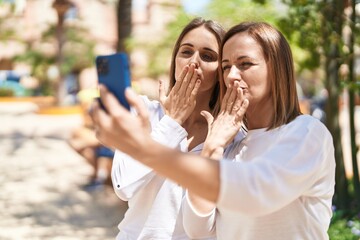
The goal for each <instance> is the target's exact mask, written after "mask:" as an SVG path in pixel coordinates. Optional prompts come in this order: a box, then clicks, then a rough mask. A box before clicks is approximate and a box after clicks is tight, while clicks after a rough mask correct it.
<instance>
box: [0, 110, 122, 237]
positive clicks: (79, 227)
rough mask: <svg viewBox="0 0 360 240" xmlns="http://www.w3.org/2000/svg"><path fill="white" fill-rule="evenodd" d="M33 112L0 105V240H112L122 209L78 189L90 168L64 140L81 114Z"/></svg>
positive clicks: (106, 194) (108, 193)
mask: <svg viewBox="0 0 360 240" xmlns="http://www.w3.org/2000/svg"><path fill="white" fill-rule="evenodd" d="M35 110H36V106H35V105H33V104H31V103H0V239H3V240H12V239H14V240H15V239H16V240H19V239H41V240H43V239H65V240H70V239H74V240H75V239H76V240H81V239H87V240H91V239H94V240H99V239H105V240H106V239H112V240H113V239H115V236H116V234H117V232H118V229H117V224H118V223H119V222H120V220H121V219H122V217H123V214H124V211H125V210H126V205H125V204H124V203H123V202H121V201H120V200H119V199H118V198H117V197H116V196H115V194H114V192H113V190H112V189H111V188H110V187H109V188H106V189H104V190H99V191H95V192H92V193H88V192H85V191H83V190H82V189H81V187H80V186H81V185H82V184H84V183H86V182H87V179H88V176H89V175H90V173H91V168H90V166H89V165H88V164H87V163H86V162H85V160H83V159H82V158H81V157H80V156H78V155H77V154H76V153H75V152H74V151H73V150H72V149H71V148H70V147H69V146H68V145H67V144H66V142H65V141H64V140H65V139H66V138H67V137H68V136H69V134H70V132H71V130H72V129H73V128H75V127H77V126H79V125H80V124H81V117H80V115H37V114H35Z"/></svg>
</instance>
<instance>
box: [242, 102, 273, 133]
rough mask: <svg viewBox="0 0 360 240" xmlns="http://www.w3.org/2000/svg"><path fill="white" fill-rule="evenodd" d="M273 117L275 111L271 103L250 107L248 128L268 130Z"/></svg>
mask: <svg viewBox="0 0 360 240" xmlns="http://www.w3.org/2000/svg"><path fill="white" fill-rule="evenodd" d="M273 116H274V110H273V108H272V105H271V102H270V101H267V102H263V103H258V104H256V105H255V106H249V108H248V110H247V111H246V118H247V127H248V129H249V130H254V129H260V128H268V127H269V126H270V125H271V122H272V120H273Z"/></svg>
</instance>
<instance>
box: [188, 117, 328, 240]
mask: <svg viewBox="0 0 360 240" xmlns="http://www.w3.org/2000/svg"><path fill="white" fill-rule="evenodd" d="M220 179H221V183H220V194H219V198H218V199H217V203H216V206H217V208H216V209H214V210H213V211H212V212H211V213H209V214H208V215H201V214H199V213H198V212H197V211H196V209H194V207H193V206H192V205H191V202H190V200H189V199H188V198H187V197H186V198H184V201H183V214H184V227H185V230H186V232H187V233H188V234H189V236H190V237H208V236H215V235H216V236H217V239H219V240H223V239H224V240H232V239H234V240H258V239H267V240H314V239H317V240H322V239H329V237H328V235H327V230H328V227H329V224H330V219H331V217H332V211H331V205H332V197H333V194H334V185H335V158H334V147H333V140H332V137H331V135H330V133H329V131H328V130H327V128H326V127H325V125H323V124H322V123H321V122H320V121H319V120H317V119H315V118H313V117H311V116H309V115H301V116H298V117H297V118H296V119H295V120H293V121H292V122H290V123H289V124H286V125H283V126H281V127H279V128H276V129H272V130H269V131H266V129H257V130H251V131H249V132H248V133H247V136H246V137H245V138H244V139H243V140H239V141H236V142H234V143H233V144H232V145H231V146H229V147H228V148H227V149H226V152H225V154H224V159H223V160H221V162H220Z"/></svg>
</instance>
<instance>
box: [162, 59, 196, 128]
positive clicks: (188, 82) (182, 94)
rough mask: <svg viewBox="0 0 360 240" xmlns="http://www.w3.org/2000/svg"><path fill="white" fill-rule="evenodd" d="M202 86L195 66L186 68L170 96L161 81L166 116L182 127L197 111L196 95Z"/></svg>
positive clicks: (191, 65)
mask: <svg viewBox="0 0 360 240" xmlns="http://www.w3.org/2000/svg"><path fill="white" fill-rule="evenodd" d="M200 84H201V80H200V78H199V76H198V73H197V69H196V67H195V64H190V66H185V67H184V69H183V70H182V72H181V74H180V76H179V77H178V79H177V80H176V83H175V85H174V87H173V88H172V89H171V91H170V93H169V95H168V96H166V93H165V92H166V91H165V86H164V84H163V82H162V81H160V87H159V96H160V103H161V105H162V107H163V108H164V110H165V114H166V115H168V116H169V117H171V118H172V119H174V120H175V121H176V122H178V123H179V124H180V125H181V124H182V123H184V122H185V121H186V119H187V118H188V117H189V116H190V114H191V113H192V112H193V111H194V109H195V106H196V95H197V93H198V90H199V87H200Z"/></svg>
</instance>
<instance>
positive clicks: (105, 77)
mask: <svg viewBox="0 0 360 240" xmlns="http://www.w3.org/2000/svg"><path fill="white" fill-rule="evenodd" d="M95 62H96V69H97V75H98V79H99V83H101V84H104V85H105V86H106V87H107V88H108V90H109V91H110V92H112V93H113V94H114V95H115V97H116V98H117V99H118V100H119V102H120V103H121V104H122V105H123V106H124V107H125V108H127V109H129V110H130V105H129V103H128V102H127V100H126V98H125V95H124V92H125V89H126V88H127V87H130V86H131V76H130V67H129V60H128V56H127V54H126V53H122V52H120V53H116V54H112V55H102V56H97V57H96V60H95ZM100 105H101V106H102V107H103V108H104V106H103V104H102V103H101V101H100Z"/></svg>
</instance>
